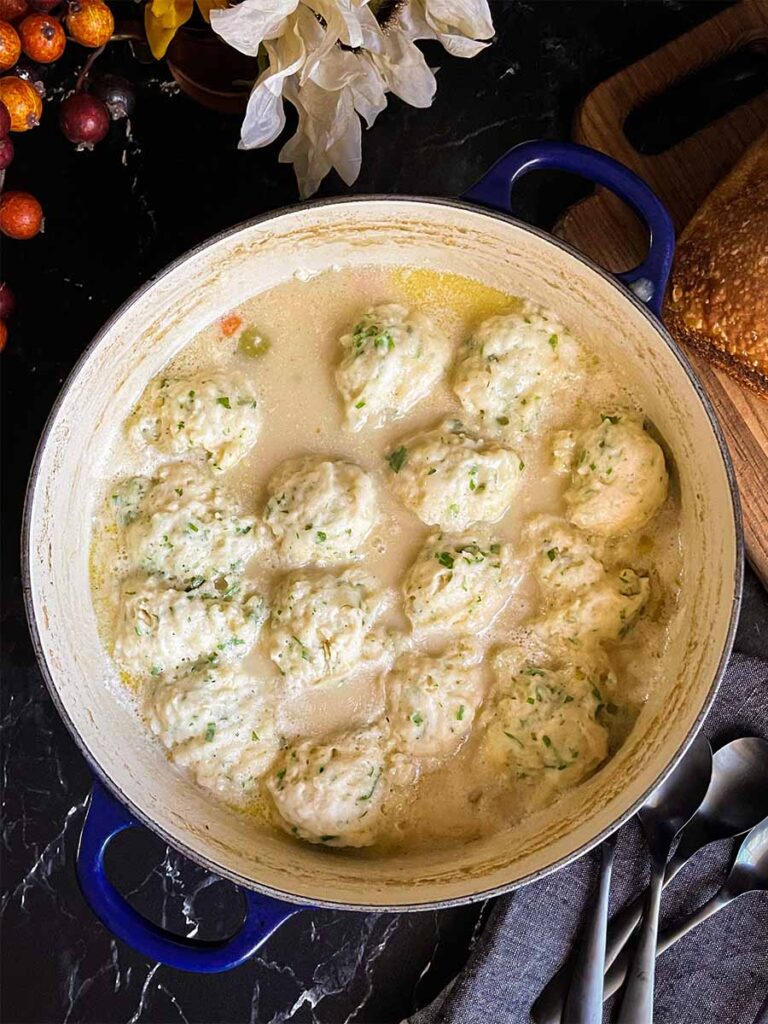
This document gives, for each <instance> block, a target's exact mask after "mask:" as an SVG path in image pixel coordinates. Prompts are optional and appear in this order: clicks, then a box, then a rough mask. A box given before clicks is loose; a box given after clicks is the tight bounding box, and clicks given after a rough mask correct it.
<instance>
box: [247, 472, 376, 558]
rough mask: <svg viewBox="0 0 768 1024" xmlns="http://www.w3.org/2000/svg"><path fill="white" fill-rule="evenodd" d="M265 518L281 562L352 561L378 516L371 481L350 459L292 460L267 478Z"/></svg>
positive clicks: (360, 553)
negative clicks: (341, 460) (347, 460)
mask: <svg viewBox="0 0 768 1024" xmlns="http://www.w3.org/2000/svg"><path fill="white" fill-rule="evenodd" d="M268 490H269V497H268V499H267V503H266V506H265V508H264V521H265V523H266V524H267V526H268V527H269V529H270V531H271V532H272V536H273V537H274V539H275V541H276V546H277V550H278V554H279V556H280V560H281V561H282V562H283V564H284V565H288V566H295V567H298V566H302V565H307V564H309V563H312V564H314V565H319V566H327V565H336V564H338V563H342V562H354V561H356V560H357V559H358V558H360V557H362V555H363V551H362V550H361V549H362V545H363V544H364V542H365V539H366V537H367V536H368V534H369V533H370V531H371V528H372V527H373V524H374V523H375V522H376V519H377V508H376V489H375V487H374V483H373V480H372V479H371V478H370V477H369V476H368V474H367V473H364V472H363V470H362V469H360V467H359V466H355V465H353V464H352V463H351V462H340V461H330V460H324V459H319V458H304V459H290V460H289V461H288V462H284V463H283V464H282V465H281V466H280V467H279V468H278V469H277V471H276V472H275V473H274V474H273V476H272V478H271V480H270V481H269V488H268Z"/></svg>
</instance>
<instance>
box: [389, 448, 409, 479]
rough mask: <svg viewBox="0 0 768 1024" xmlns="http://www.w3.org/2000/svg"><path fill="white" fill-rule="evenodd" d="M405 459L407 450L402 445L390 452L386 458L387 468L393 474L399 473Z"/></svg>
mask: <svg viewBox="0 0 768 1024" xmlns="http://www.w3.org/2000/svg"><path fill="white" fill-rule="evenodd" d="M407 457H408V449H407V448H406V447H405V445H402V444H401V445H400V447H399V448H395V450H394V451H393V452H390V454H389V455H388V456H387V462H388V463H389V468H390V469H391V470H392V472H393V473H399V472H400V470H401V469H402V468H403V465H404V463H405V460H406V458H407Z"/></svg>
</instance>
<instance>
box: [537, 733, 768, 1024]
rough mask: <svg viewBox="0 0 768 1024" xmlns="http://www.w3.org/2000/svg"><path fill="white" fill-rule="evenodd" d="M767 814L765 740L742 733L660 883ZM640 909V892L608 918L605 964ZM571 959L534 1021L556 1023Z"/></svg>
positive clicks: (719, 762)
mask: <svg viewBox="0 0 768 1024" xmlns="http://www.w3.org/2000/svg"><path fill="white" fill-rule="evenodd" d="M767 814H768V741H766V740H764V739H761V738H760V737H758V736H744V737H741V738H740V739H737V740H733V742H731V743H727V744H726V745H725V746H723V747H721V748H720V749H719V750H718V751H716V752H715V755H714V757H713V760H712V779H711V782H710V784H709V788H708V789H707V794H706V796H705V797H704V800H703V802H702V805H701V807H700V808H699V809H698V811H697V812H696V814H695V815H694V816H693V817H692V818H691V820H690V821H689V822H688V824H687V825H686V827H685V829H684V831H683V834H682V837H681V839H680V843H679V845H678V847H677V850H676V852H675V855H674V857H673V858H672V860H671V861H670V862H669V864H668V865H667V869H666V871H665V873H664V884H665V885H667V883H669V882H670V881H671V880H672V879H673V878H674V877H675V875H676V874H677V872H678V871H679V870H680V868H682V866H683V865H684V864H685V863H686V861H688V859H689V858H690V857H692V856H693V855H694V854H695V853H696V852H697V851H698V850H700V849H702V847H704V846H706V845H707V844H708V843H712V842H715V840H717V839H726V838H733V837H734V836H738V835H741V833H742V832H746V831H748V830H749V829H750V828H752V827H753V825H755V824H756V823H757V822H758V821H760V819H761V818H763V817H765V816H766V815H767ZM642 913H643V899H642V897H640V898H639V899H637V900H634V901H633V902H632V903H630V904H628V905H627V906H626V907H625V908H624V909H623V910H621V911H620V912H619V913H618V914H616V915H615V916H614V917H613V919H612V920H611V922H610V924H609V926H608V938H607V943H606V956H605V966H606V969H607V968H608V967H610V965H611V964H612V963H613V962H614V960H615V959H616V958H617V957H618V955H619V953H621V951H622V949H623V947H624V945H625V944H626V942H627V940H628V939H629V937H630V936H631V935H632V933H633V931H634V930H635V928H636V926H637V923H638V922H639V920H640V918H641V917H642ZM572 962H573V961H572V960H568V961H566V963H565V964H564V965H563V966H562V967H561V968H560V970H559V971H558V972H557V974H555V975H554V976H553V977H552V978H551V979H550V981H549V982H548V984H547V985H546V987H545V988H544V989H543V990H542V992H541V994H540V995H539V998H538V999H537V1000H536V1002H535V1004H534V1006H533V1009H532V1011H531V1013H532V1015H533V1019H534V1020H535V1021H536V1022H537V1024H560V1020H561V1016H562V1007H563V999H564V996H565V993H566V991H567V984H568V978H569V976H570V971H571V966H572ZM606 998H607V996H606ZM566 1020H567V1018H566Z"/></svg>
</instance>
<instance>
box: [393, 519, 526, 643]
mask: <svg viewBox="0 0 768 1024" xmlns="http://www.w3.org/2000/svg"><path fill="white" fill-rule="evenodd" d="M518 580H519V575H518V574H517V573H516V572H515V567H514V558H513V554H512V548H511V546H510V545H509V544H505V543H502V542H501V541H498V540H495V539H493V538H492V537H491V536H490V535H488V534H486V533H485V532H483V531H477V530H476V531H472V532H470V533H463V534H456V533H436V534H432V536H431V537H429V538H428V539H427V541H426V543H425V544H424V546H423V547H422V549H421V551H420V552H419V554H418V555H417V556H416V560H415V562H414V563H413V565H412V566H411V568H410V569H409V570H408V572H407V573H406V576H405V579H404V580H403V601H404V607H405V613H406V615H407V616H408V618H409V619H410V620H411V624H412V625H413V628H414V629H416V630H426V631H430V630H439V629H459V630H463V631H467V632H473V633H475V632H479V631H482V630H483V629H485V628H486V627H487V626H488V625H490V623H491V622H492V621H493V620H494V618H495V617H496V615H497V614H498V613H499V612H500V611H501V609H502V608H503V606H504V604H505V603H506V601H507V599H508V598H509V596H510V594H511V592H512V590H513V589H514V587H515V585H516V584H517V582H518Z"/></svg>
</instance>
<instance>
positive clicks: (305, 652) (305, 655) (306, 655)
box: [291, 634, 312, 661]
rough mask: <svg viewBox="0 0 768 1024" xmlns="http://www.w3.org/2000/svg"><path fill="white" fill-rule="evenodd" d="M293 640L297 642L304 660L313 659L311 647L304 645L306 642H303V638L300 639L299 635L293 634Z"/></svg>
mask: <svg viewBox="0 0 768 1024" xmlns="http://www.w3.org/2000/svg"><path fill="white" fill-rule="evenodd" d="M291 640H293V642H294V643H295V644H297V646H298V648H299V652H300V654H301V657H302V658H303V660H304V661H311V660H312V659H311V657H310V654H309V649H308V648H307V647H305V646H304V644H303V643H302V642H301V640H299V638H298V637H297V636H294V635H293V634H291Z"/></svg>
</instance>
